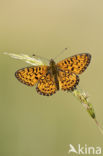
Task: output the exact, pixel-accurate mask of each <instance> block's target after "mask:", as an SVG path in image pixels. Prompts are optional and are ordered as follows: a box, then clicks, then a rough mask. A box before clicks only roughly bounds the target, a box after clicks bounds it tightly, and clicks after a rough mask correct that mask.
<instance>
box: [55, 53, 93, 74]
mask: <svg viewBox="0 0 103 156" xmlns="http://www.w3.org/2000/svg"><path fill="white" fill-rule="evenodd" d="M90 60H91V55H90V54H89V53H83V54H78V55H74V56H71V57H68V58H66V59H64V60H62V61H60V62H58V63H57V66H58V68H60V69H62V70H64V71H69V72H73V73H75V74H81V73H82V72H83V71H85V69H86V68H87V67H88V65H89V63H90Z"/></svg>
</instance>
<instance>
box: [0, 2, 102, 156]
mask: <svg viewBox="0 0 103 156" xmlns="http://www.w3.org/2000/svg"><path fill="white" fill-rule="evenodd" d="M65 47H70V49H69V50H68V51H66V52H65V53H63V55H61V56H60V57H59V58H58V59H57V60H56V61H57V62H58V61H59V60H62V59H63V58H66V57H68V56H71V55H74V54H77V53H81V52H89V53H91V55H92V61H91V64H90V66H89V67H88V69H87V70H86V71H85V72H84V73H83V74H82V75H80V79H81V81H80V84H79V86H80V88H82V89H83V90H85V92H87V93H88V95H89V96H90V101H91V103H92V104H93V106H94V109H95V112H96V116H97V119H98V120H99V121H100V123H101V124H102V125H103V97H102V96H103V95H102V94H103V1H102V0H99V1H97V0H77V1H76V0H64V1H63V0H61V1H60V0H52V1H51V0H28V1H27V0H9V1H8V0H0V53H2V52H9V53H18V54H20V53H25V54H28V55H30V56H32V54H34V53H35V54H37V55H40V56H43V57H46V58H48V59H50V58H53V57H55V56H56V55H57V54H59V52H60V51H61V50H63V49H64V48H65ZM26 66H30V65H28V64H26V63H24V62H22V61H20V60H15V59H12V58H10V57H9V56H6V55H2V54H0V72H1V74H0V155H1V156H34V155H36V156H41V155H42V156H68V155H69V154H68V150H69V147H68V145H69V144H72V145H74V146H75V147H77V144H81V146H84V145H85V144H87V145H88V146H94V147H96V146H101V147H103V136H102V135H101V133H100V132H99V130H98V128H97V126H96V124H95V123H94V121H93V120H92V119H91V118H90V116H89V115H88V113H87V112H86V111H85V110H84V108H83V106H82V105H81V103H80V102H79V101H78V100H77V99H76V98H75V97H73V95H72V94H71V93H66V92H63V91H59V92H57V93H56V94H55V95H53V96H51V97H44V96H40V95H39V94H37V92H36V90H35V87H28V86H26V85H24V84H21V83H19V82H18V81H17V79H16V78H15V76H14V73H15V71H16V70H18V69H20V68H23V67H26ZM70 155H73V154H70ZM74 155H75V154H74ZM102 155H103V151H102Z"/></svg>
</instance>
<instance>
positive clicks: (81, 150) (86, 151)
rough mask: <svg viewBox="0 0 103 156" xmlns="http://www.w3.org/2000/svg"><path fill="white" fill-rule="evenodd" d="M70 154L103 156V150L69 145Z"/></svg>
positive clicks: (98, 147)
mask: <svg viewBox="0 0 103 156" xmlns="http://www.w3.org/2000/svg"><path fill="white" fill-rule="evenodd" d="M68 153H69V154H70V153H75V154H97V155H100V154H102V148H101V147H100V146H97V147H94V146H87V144H85V145H84V146H81V145H80V144H78V145H77V147H76V148H75V147H74V146H73V145H72V144H69V151H68Z"/></svg>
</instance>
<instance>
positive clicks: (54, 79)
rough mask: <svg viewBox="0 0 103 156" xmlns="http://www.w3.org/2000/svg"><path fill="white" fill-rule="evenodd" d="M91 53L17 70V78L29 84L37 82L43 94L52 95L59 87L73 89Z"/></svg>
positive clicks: (38, 88) (38, 90) (39, 91)
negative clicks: (46, 64)
mask: <svg viewBox="0 0 103 156" xmlns="http://www.w3.org/2000/svg"><path fill="white" fill-rule="evenodd" d="M90 60H91V55H90V54H88V53H82V54H78V55H74V56H71V57H68V58H66V59H64V60H62V61H60V62H58V63H55V61H54V60H53V59H51V60H50V63H49V66H45V65H43V66H32V67H27V68H23V69H20V70H18V71H16V73H15V76H16V78H17V79H18V80H19V81H20V82H22V83H24V84H26V85H28V86H34V85H35V84H37V87H36V90H37V92H38V93H39V94H41V95H46V96H50V95H53V94H54V93H56V91H58V90H59V89H61V90H67V91H73V90H74V89H75V88H76V86H77V85H78V83H79V76H78V75H79V74H81V73H82V72H84V71H85V70H86V68H87V66H88V65H89V63H90Z"/></svg>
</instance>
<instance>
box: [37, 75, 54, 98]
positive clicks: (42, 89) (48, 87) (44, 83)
mask: <svg viewBox="0 0 103 156" xmlns="http://www.w3.org/2000/svg"><path fill="white" fill-rule="evenodd" d="M36 90H37V92H38V93H39V94H41V95H45V96H50V95H53V94H54V93H56V91H57V86H56V83H55V80H54V76H52V75H51V74H50V73H47V74H46V75H44V76H42V77H41V78H40V80H39V82H38V85H37V87H36Z"/></svg>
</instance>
